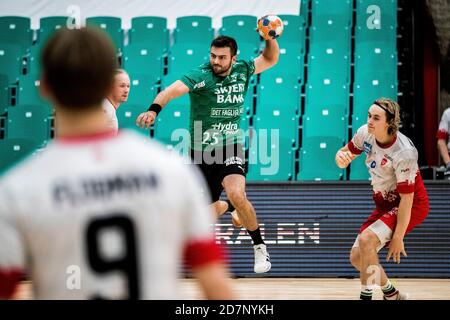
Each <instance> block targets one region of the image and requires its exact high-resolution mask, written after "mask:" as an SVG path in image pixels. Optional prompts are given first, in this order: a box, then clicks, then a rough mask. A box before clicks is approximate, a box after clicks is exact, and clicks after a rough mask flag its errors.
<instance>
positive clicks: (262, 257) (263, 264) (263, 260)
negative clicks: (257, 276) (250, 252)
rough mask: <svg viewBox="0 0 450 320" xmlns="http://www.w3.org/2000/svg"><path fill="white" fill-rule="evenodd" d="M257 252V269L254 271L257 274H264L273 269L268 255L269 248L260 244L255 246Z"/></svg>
mask: <svg viewBox="0 0 450 320" xmlns="http://www.w3.org/2000/svg"><path fill="white" fill-rule="evenodd" d="M253 249H254V250H255V267H254V268H253V270H254V271H255V273H264V272H267V271H269V270H270V268H271V267H272V265H271V263H270V256H269V254H268V253H267V248H266V245H265V244H258V245H256V246H253Z"/></svg>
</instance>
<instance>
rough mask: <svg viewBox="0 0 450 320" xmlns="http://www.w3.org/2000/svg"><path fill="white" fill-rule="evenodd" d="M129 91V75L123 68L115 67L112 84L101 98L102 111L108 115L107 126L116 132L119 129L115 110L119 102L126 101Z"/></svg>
mask: <svg viewBox="0 0 450 320" xmlns="http://www.w3.org/2000/svg"><path fill="white" fill-rule="evenodd" d="M129 93H130V77H129V76H128V73H127V72H126V71H125V70H123V69H116V71H115V73H114V84H113V87H112V90H111V91H110V92H109V94H108V95H107V97H106V98H105V99H104V100H103V103H102V106H103V111H104V112H105V113H106V115H107V117H108V126H109V127H110V128H111V129H113V130H114V131H115V132H116V133H117V132H118V130H119V121H118V120H117V115H116V111H117V109H119V107H120V104H121V103H124V102H127V100H128V94H129Z"/></svg>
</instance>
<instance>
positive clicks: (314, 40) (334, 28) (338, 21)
mask: <svg viewBox="0 0 450 320" xmlns="http://www.w3.org/2000/svg"><path fill="white" fill-rule="evenodd" d="M330 35H333V36H332V37H331V36H330ZM325 43H326V44H327V45H328V46H331V47H333V48H340V49H341V50H344V51H345V52H348V54H349V53H350V49H351V26H350V25H349V24H348V20H347V19H346V18H344V17H341V16H336V15H333V16H316V17H314V18H313V21H312V24H311V27H310V44H325Z"/></svg>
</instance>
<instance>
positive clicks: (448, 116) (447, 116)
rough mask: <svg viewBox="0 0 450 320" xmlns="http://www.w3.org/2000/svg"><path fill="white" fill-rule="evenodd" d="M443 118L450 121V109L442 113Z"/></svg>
mask: <svg viewBox="0 0 450 320" xmlns="http://www.w3.org/2000/svg"><path fill="white" fill-rule="evenodd" d="M442 118H445V119H446V120H447V121H450V107H449V108H447V109H445V110H444V113H442Z"/></svg>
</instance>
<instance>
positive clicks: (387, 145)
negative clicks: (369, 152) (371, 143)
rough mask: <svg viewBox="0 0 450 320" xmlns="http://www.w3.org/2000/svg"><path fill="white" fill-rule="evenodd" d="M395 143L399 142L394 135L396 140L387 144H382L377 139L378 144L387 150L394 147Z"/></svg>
mask: <svg viewBox="0 0 450 320" xmlns="http://www.w3.org/2000/svg"><path fill="white" fill-rule="evenodd" d="M395 141H397V135H394V140H392V141H391V142H389V143H387V144H381V143H379V142H378V141H377V139H375V142H376V144H377V145H378V146H379V147H380V148H383V149H387V148H390V147H392V145H393V144H394V143H395Z"/></svg>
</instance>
